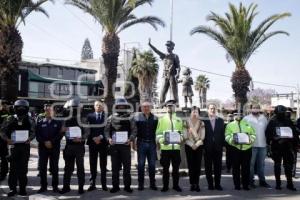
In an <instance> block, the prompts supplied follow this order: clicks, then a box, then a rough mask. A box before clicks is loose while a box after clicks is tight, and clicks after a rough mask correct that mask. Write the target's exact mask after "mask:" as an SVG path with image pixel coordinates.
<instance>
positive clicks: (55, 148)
mask: <svg viewBox="0 0 300 200" xmlns="http://www.w3.org/2000/svg"><path fill="white" fill-rule="evenodd" d="M44 110H45V117H44V118H43V119H41V120H39V121H38V122H37V128H36V139H37V141H38V142H39V146H38V151H39V167H40V177H41V188H40V190H39V191H38V193H42V192H45V191H47V166H48V160H49V161H50V168H51V174H52V189H53V191H54V192H58V162H59V154H60V141H61V138H62V134H61V128H62V123H61V122H60V121H58V120H55V119H53V117H54V110H53V108H52V107H51V105H50V104H47V105H45V106H44Z"/></svg>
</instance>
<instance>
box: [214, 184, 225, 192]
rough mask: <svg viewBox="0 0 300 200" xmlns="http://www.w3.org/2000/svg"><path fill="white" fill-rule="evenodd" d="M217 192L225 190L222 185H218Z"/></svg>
mask: <svg viewBox="0 0 300 200" xmlns="http://www.w3.org/2000/svg"><path fill="white" fill-rule="evenodd" d="M215 188H216V190H219V191H222V190H223V188H222V186H221V185H216V187H215Z"/></svg>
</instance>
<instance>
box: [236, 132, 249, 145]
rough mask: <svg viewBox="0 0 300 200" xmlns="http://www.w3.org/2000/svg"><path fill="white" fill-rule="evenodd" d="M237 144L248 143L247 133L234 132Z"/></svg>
mask: <svg viewBox="0 0 300 200" xmlns="http://www.w3.org/2000/svg"><path fill="white" fill-rule="evenodd" d="M236 138H237V143H238V144H250V138H249V135H248V134H247V133H236Z"/></svg>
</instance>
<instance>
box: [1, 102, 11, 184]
mask: <svg viewBox="0 0 300 200" xmlns="http://www.w3.org/2000/svg"><path fill="white" fill-rule="evenodd" d="M8 116H9V112H8V105H7V102H6V101H4V100H2V101H1V103H0V126H1V125H2V123H3V122H4V121H5V120H6V118H7V117H8ZM7 156H8V148H7V142H6V141H5V140H3V139H2V138H1V137H0V159H1V160H0V162H1V167H0V170H1V171H0V181H3V180H4V179H5V178H6V175H7V173H8V161H7Z"/></svg>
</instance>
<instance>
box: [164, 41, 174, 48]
mask: <svg viewBox="0 0 300 200" xmlns="http://www.w3.org/2000/svg"><path fill="white" fill-rule="evenodd" d="M166 46H167V47H175V43H174V42H172V41H170V40H169V41H167V42H166Z"/></svg>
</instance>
